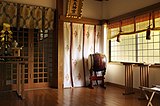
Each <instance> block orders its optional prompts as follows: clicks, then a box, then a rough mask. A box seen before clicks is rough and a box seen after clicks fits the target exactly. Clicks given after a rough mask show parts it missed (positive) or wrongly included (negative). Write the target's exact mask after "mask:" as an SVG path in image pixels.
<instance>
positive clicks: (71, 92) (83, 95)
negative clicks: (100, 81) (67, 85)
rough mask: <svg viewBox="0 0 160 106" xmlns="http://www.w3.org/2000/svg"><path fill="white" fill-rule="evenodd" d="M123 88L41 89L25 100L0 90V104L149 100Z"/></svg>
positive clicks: (112, 105)
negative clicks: (126, 92)
mask: <svg viewBox="0 0 160 106" xmlns="http://www.w3.org/2000/svg"><path fill="white" fill-rule="evenodd" d="M122 92H123V89H121V88H117V87H113V86H107V88H106V89H103V88H100V87H95V88H94V89H89V88H72V89H64V91H63V92H60V91H58V90H57V89H43V90H42V89H41V90H32V91H26V92H25V97H26V98H25V100H21V99H20V98H18V97H17V95H16V93H15V92H0V106H146V104H147V100H138V93H135V94H132V95H126V96H124V95H122ZM153 106H160V98H159V97H157V98H154V100H153Z"/></svg>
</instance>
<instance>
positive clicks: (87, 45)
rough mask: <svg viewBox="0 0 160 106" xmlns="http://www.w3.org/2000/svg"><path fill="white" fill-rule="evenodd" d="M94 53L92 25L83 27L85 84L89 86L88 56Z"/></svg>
mask: <svg viewBox="0 0 160 106" xmlns="http://www.w3.org/2000/svg"><path fill="white" fill-rule="evenodd" d="M93 53H94V25H85V35H84V63H85V76H86V84H87V85H88V84H89V69H88V61H87V60H88V56H89V55H90V54H93Z"/></svg>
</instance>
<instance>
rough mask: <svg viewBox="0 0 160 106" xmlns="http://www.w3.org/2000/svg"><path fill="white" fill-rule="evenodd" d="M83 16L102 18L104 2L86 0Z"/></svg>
mask: <svg viewBox="0 0 160 106" xmlns="http://www.w3.org/2000/svg"><path fill="white" fill-rule="evenodd" d="M82 16H83V17H87V18H93V19H102V2H99V1H95V0H84V2H83V12H82Z"/></svg>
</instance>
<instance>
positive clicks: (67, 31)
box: [64, 22, 71, 88]
mask: <svg viewBox="0 0 160 106" xmlns="http://www.w3.org/2000/svg"><path fill="white" fill-rule="evenodd" d="M70 26H71V25H70V23H68V22H65V23H64V88H66V87H71V76H70V70H71V68H70V43H71V40H70V38H71V37H70V35H71V27H70Z"/></svg>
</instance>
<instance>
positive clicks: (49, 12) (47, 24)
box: [44, 8, 54, 29]
mask: <svg viewBox="0 0 160 106" xmlns="http://www.w3.org/2000/svg"><path fill="white" fill-rule="evenodd" d="M53 22H54V9H52V8H45V17H44V28H45V29H53Z"/></svg>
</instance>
